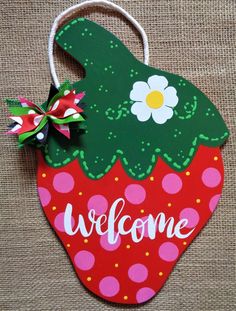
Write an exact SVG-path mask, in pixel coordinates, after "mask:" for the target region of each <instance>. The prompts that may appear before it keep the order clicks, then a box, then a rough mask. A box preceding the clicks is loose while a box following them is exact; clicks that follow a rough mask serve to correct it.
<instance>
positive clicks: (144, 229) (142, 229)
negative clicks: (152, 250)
mask: <svg viewBox="0 0 236 311" xmlns="http://www.w3.org/2000/svg"><path fill="white" fill-rule="evenodd" d="M141 219H142V221H143V222H144V221H145V220H147V219H148V216H145V217H142V218H141ZM137 230H138V232H139V233H140V234H142V231H144V235H143V236H144V237H145V238H147V237H149V234H148V222H145V224H144V225H143V227H140V228H138V229H137Z"/></svg>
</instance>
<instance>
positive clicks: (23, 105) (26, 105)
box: [21, 103, 29, 107]
mask: <svg viewBox="0 0 236 311" xmlns="http://www.w3.org/2000/svg"><path fill="white" fill-rule="evenodd" d="M21 106H22V107H29V105H28V104H27V103H21Z"/></svg>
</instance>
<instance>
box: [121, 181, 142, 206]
mask: <svg viewBox="0 0 236 311" xmlns="http://www.w3.org/2000/svg"><path fill="white" fill-rule="evenodd" d="M125 197H126V199H127V200H128V201H129V202H130V203H132V204H141V203H143V201H144V200H145V198H146V190H145V189H144V188H143V187H142V186H140V185H138V184H131V185H128V186H127V187H126V189H125Z"/></svg>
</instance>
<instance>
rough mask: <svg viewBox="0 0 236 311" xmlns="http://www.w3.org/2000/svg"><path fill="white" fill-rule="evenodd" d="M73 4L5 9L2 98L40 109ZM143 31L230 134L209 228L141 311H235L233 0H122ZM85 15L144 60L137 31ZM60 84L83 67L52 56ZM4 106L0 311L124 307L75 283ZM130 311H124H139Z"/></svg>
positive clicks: (93, 12)
mask: <svg viewBox="0 0 236 311" xmlns="http://www.w3.org/2000/svg"><path fill="white" fill-rule="evenodd" d="M76 2H77V1H65V0H49V1H43V0H34V1H33V0H28V1H27V0H11V1H3V0H1V1H0V4H1V19H0V24H1V41H0V51H1V53H0V54H1V56H0V60H1V73H0V97H1V99H2V98H5V97H15V96H16V95H18V94H22V95H25V96H26V97H27V98H30V99H32V100H35V101H37V102H43V101H44V100H45V99H46V97H47V93H48V89H49V85H50V82H51V80H50V74H49V70H48V63H47V37H48V33H49V30H50V26H51V23H52V21H53V19H54V18H55V17H56V15H57V14H59V13H60V12H61V11H62V10H63V9H65V8H67V7H68V6H70V5H72V4H75V3H76ZM116 3H117V4H120V5H122V6H123V7H124V8H125V9H127V10H128V11H129V12H130V13H131V14H132V15H133V16H134V17H135V18H136V19H137V20H138V21H139V22H140V23H141V24H142V25H143V27H144V28H145V30H146V32H147V34H148V37H149V40H150V52H151V53H150V54H151V55H150V56H151V58H150V64H151V65H153V66H156V67H159V68H161V69H163V70H167V71H170V72H174V73H177V74H180V75H183V76H185V77H186V78H187V79H189V80H190V81H192V82H193V83H194V84H195V85H196V86H198V87H199V88H200V89H201V90H202V91H203V92H204V93H206V95H207V96H208V97H209V98H210V99H211V100H212V101H213V103H215V105H216V106H217V107H218V109H219V110H220V112H221V114H222V115H223V117H224V119H225V121H226V123H227V124H228V126H229V128H230V130H231V137H230V139H229V141H228V142H227V144H226V146H225V147H224V148H223V156H224V162H225V173H226V174H225V188H224V193H223V198H222V199H221V201H220V204H219V207H218V209H217V211H216V212H215V214H214V216H213V217H212V219H211V220H210V222H209V224H208V225H207V227H205V229H204V230H203V231H202V232H201V234H200V235H199V236H198V238H197V239H195V241H194V243H193V244H192V245H191V246H190V247H189V249H188V251H187V252H186V253H185V254H184V255H183V256H182V258H181V260H180V261H179V263H178V264H177V266H176V267H175V269H174V271H173V273H172V274H171V276H170V278H169V280H168V281H167V283H166V285H165V286H164V288H163V289H162V290H161V292H160V293H159V294H158V295H157V296H156V297H155V298H154V299H153V300H152V301H151V302H150V303H147V304H145V305H144V306H142V307H140V310H148V311H149V310H158V311H164V310H165V311H172V310H175V311H176V310H177V311H178V310H181V311H187V310H191V311H201V310H202V311H203V310H204V311H211V310H212V311H213V310H214V311H216V310H217V311H219V310H220V311H233V310H235V308H236V306H235V300H234V296H235V250H236V245H235V244H236V240H235V220H236V219H235V206H236V203H235V197H236V193H235V192H236V190H235V182H236V179H235V168H236V159H235V157H234V155H235V147H236V140H235V134H236V133H235V118H236V102H235V99H236V96H235V78H236V67H235V66H236V65H235V64H236V57H235V56H236V54H235V48H236V46H235V42H236V37H235V21H236V18H235V17H236V1H235V0H158V1H157V0H146V1H141V0H139V1H136V0H132V1H131V0H129V1H125V0H120V1H116ZM78 15H84V16H86V17H89V18H91V19H92V20H94V21H97V22H98V23H101V24H102V25H104V26H105V27H107V28H108V29H109V30H111V31H113V32H114V33H115V34H116V35H117V36H118V37H120V38H121V39H122V40H123V41H124V42H125V43H126V44H127V45H128V47H129V48H130V49H131V51H133V53H134V54H135V55H136V56H137V57H138V58H140V59H142V45H141V41H140V38H139V37H138V35H137V33H136V32H135V31H134V29H133V28H132V27H131V26H130V25H129V23H128V22H126V21H125V20H124V18H122V17H121V16H120V15H119V14H116V13H114V12H112V11H110V10H105V9H101V8H99V9H89V10H83V11H82V12H80V13H79V14H78ZM56 60H57V68H58V74H59V77H60V80H61V81H62V80H63V79H65V78H70V79H72V81H75V80H76V79H78V78H81V77H82V70H81V68H80V67H79V66H78V65H77V64H75V63H74V62H72V60H71V59H66V58H65V55H64V54H63V52H61V51H59V49H56ZM7 115H8V112H7V109H6V106H5V104H3V102H2V100H1V121H0V122H1V123H0V126H1V148H0V166H1V179H0V203H1V204H0V205H1V209H0V213H1V219H0V246H1V250H0V252H1V253H0V268H1V271H0V310H1V311H7V310H11V311H18V310H22V311H27V310H32V311H43V310H45V311H49V310H55V311H60V310H62V311H64V310H66V311H72V310H74V311H77V310H96V311H99V310H102V311H107V310H115V309H116V310H126V309H127V308H125V307H122V306H120V307H119V306H117V305H112V304H108V303H105V302H103V301H102V300H100V299H98V298H96V297H94V296H93V295H92V294H90V293H89V292H87V291H86V290H85V289H84V287H83V286H82V285H81V284H80V282H79V281H78V279H77V277H76V275H75V272H74V270H73V268H72V265H71V264H70V262H69V260H68V257H67V255H66V253H65V251H64V250H63V248H62V246H61V244H60V243H59V241H58V239H57V237H56V236H55V234H54V233H53V231H52V230H51V228H50V227H49V225H48V223H47V221H46V218H45V217H44V214H43V211H42V209H41V207H40V205H39V201H38V198H37V193H36V182H35V181H36V177H35V172H36V163H35V156H34V152H33V151H32V150H30V149H23V150H20V151H19V150H18V148H17V143H16V138H15V137H6V135H2V132H3V131H5V128H6V126H7V124H8V121H7V119H6V116H7ZM135 309H136V308H135V307H130V309H129V310H135Z"/></svg>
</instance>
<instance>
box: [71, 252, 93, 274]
mask: <svg viewBox="0 0 236 311" xmlns="http://www.w3.org/2000/svg"><path fill="white" fill-rule="evenodd" d="M74 262H75V265H76V267H77V268H79V269H80V270H83V271H87V270H90V269H92V267H93V266H94V263H95V257H94V255H93V254H92V253H91V252H88V251H85V250H83V251H80V252H78V253H77V254H76V255H75V257H74Z"/></svg>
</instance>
